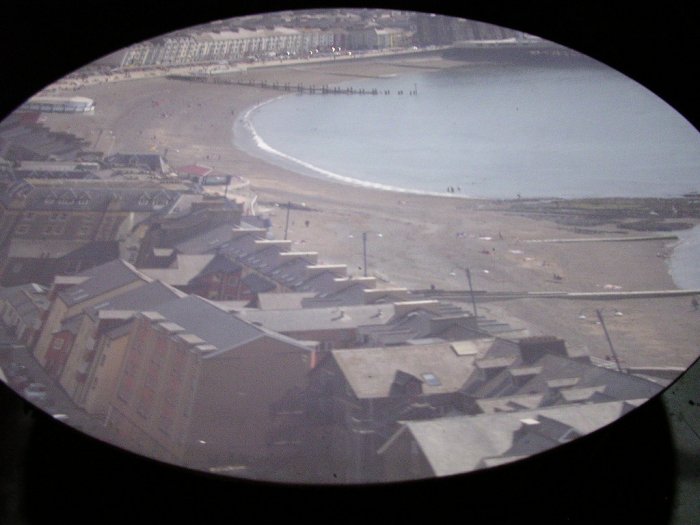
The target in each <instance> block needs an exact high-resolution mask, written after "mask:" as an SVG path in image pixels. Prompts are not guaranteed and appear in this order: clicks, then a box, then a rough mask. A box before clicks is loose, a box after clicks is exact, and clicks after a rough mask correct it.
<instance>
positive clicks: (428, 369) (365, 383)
mask: <svg viewBox="0 0 700 525" xmlns="http://www.w3.org/2000/svg"><path fill="white" fill-rule="evenodd" d="M331 354H332V356H333V359H334V360H335V361H336V363H337V364H338V366H339V367H340V369H341V370H342V372H343V374H344V376H345V379H346V380H347V382H348V383H349V385H350V387H351V388H352V390H353V393H354V394H355V395H356V396H357V397H358V398H360V399H362V398H379V397H388V396H389V392H390V390H391V385H392V383H393V381H394V376H395V375H396V372H397V371H402V372H404V373H407V374H411V375H413V376H415V377H418V378H423V381H424V384H423V393H424V394H443V393H450V392H456V391H458V390H459V389H460V387H461V386H462V384H463V383H464V381H465V380H466V379H467V377H469V375H470V374H471V373H472V371H473V369H474V357H473V356H463V357H462V356H458V355H457V354H455V353H454V351H453V350H452V348H451V346H450V344H449V343H439V344H427V345H407V346H392V347H387V348H359V349H351V350H333V351H332V352H331ZM425 374H431V375H429V376H426V375H425ZM433 378H434V379H433ZM429 379H430V380H429Z"/></svg>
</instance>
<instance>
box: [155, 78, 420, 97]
mask: <svg viewBox="0 0 700 525" xmlns="http://www.w3.org/2000/svg"><path fill="white" fill-rule="evenodd" d="M167 78H169V79H171V80H184V81H186V82H201V83H204V84H223V85H234V86H243V87H254V88H259V89H271V90H275V91H282V92H287V93H306V94H310V95H391V94H392V91H391V90H389V89H377V88H372V89H367V88H354V87H340V86H328V85H323V86H316V85H306V84H291V83H290V82H285V83H279V82H269V81H267V80H252V79H246V80H236V79H232V78H221V77H213V76H209V75H207V76H198V75H168V76H167ZM395 94H397V95H404V94H407V95H417V94H418V90H417V89H415V88H414V89H412V90H408V91H404V90H402V89H399V90H397V91H395Z"/></svg>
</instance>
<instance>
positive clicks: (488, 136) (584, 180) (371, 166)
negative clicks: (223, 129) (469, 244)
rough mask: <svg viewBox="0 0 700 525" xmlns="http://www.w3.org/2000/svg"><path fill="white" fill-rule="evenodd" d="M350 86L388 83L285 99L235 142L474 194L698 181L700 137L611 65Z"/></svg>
mask: <svg viewBox="0 0 700 525" xmlns="http://www.w3.org/2000/svg"><path fill="white" fill-rule="evenodd" d="M352 85H353V87H355V88H356V89H360V88H364V89H365V90H366V91H370V90H372V89H376V90H377V92H378V93H379V94H377V95H367V94H365V95H344V94H326V95H320V94H316V95H310V94H304V95H290V96H285V97H280V98H278V99H276V100H274V101H271V102H269V103H266V104H263V105H261V106H259V107H257V108H255V109H254V110H252V111H250V112H249V113H247V114H246V116H245V117H244V119H243V121H242V122H239V123H238V124H237V126H238V127H239V130H240V129H242V128H241V126H243V127H245V129H246V130H247V132H246V133H244V134H243V135H247V137H241V133H236V134H235V136H236V137H237V145H238V146H239V147H241V146H242V147H243V148H244V149H246V150H249V151H250V150H251V149H256V150H257V151H256V152H255V153H256V154H258V155H262V156H264V157H265V158H266V159H267V160H269V161H271V162H276V163H282V164H284V165H285V167H288V168H291V169H295V170H297V171H301V172H302V173H305V174H307V175H315V176H325V177H332V178H336V179H338V180H344V181H346V182H353V183H356V184H363V185H367V186H373V187H378V188H381V187H385V188H394V189H403V190H408V191H416V192H426V193H441V192H442V193H444V192H445V190H446V189H447V187H454V188H459V190H460V191H459V193H461V194H462V195H464V196H468V197H478V198H515V197H516V196H517V195H520V196H522V197H544V198H547V197H563V198H581V197H617V196H624V197H667V196H679V195H682V194H683V193H687V192H691V191H696V190H698V188H700V177H699V175H700V140H699V139H700V134H698V132H697V131H696V130H695V129H694V128H693V127H692V125H690V123H689V122H688V121H687V120H686V119H685V118H683V117H682V116H681V115H680V114H679V113H677V112H676V111H675V110H674V109H673V108H671V106H669V105H668V104H666V103H665V102H664V101H663V100H661V99H660V98H659V97H657V96H656V95H654V94H653V93H651V92H650V91H649V90H647V89H646V88H644V87H643V86H641V85H640V84H638V83H636V82H634V81H633V80H631V79H629V78H627V77H625V76H624V75H622V74H620V73H618V72H616V71H613V70H611V69H609V68H606V67H604V66H600V67H590V66H586V67H570V68H567V67H532V66H527V67H525V66H522V67H520V66H508V67H505V66H497V65H493V66H476V67H464V68H457V69H451V70H443V71H437V72H429V73H421V74H412V75H405V76H404V75H402V76H397V77H394V78H384V79H368V80H365V81H361V82H354V83H353V84H352ZM413 90H417V94H416V95H412V94H410V93H411V92H412V91H413ZM399 91H403V94H402V95H399V94H398V92H399ZM385 92H389V93H390V94H389V95H386V94H384V93H385ZM246 141H247V144H246V143H245V142H246Z"/></svg>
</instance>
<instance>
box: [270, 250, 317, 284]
mask: <svg viewBox="0 0 700 525" xmlns="http://www.w3.org/2000/svg"><path fill="white" fill-rule="evenodd" d="M310 265H311V261H309V260H308V259H305V258H303V257H294V258H293V259H291V260H289V261H286V262H284V263H282V264H280V265H278V266H276V267H275V268H272V269H271V270H270V271H269V272H268V275H269V276H270V278H271V279H274V280H275V281H277V282H279V283H282V284H283V285H285V286H286V287H288V288H292V287H293V286H294V284H295V283H302V282H304V278H305V277H306V272H307V270H306V267H307V266H310Z"/></svg>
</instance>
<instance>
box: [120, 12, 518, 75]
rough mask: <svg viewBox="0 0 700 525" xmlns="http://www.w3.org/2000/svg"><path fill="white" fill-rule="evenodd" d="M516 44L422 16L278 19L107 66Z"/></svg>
mask: <svg viewBox="0 0 700 525" xmlns="http://www.w3.org/2000/svg"><path fill="white" fill-rule="evenodd" d="M245 20H248V22H247V23H246V21H245ZM521 38H523V34H522V33H520V32H516V31H512V30H509V29H505V28H500V27H496V26H492V25H490V24H485V23H481V22H475V21H470V20H462V19H457V18H452V17H445V16H436V15H430V14H426V13H408V12H398V11H396V12H388V11H385V12H378V11H377V12H370V11H352V10H350V11H346V12H332V13H331V12H329V13H325V14H323V13H320V12H317V13H313V14H312V13H308V12H307V13H302V14H299V15H294V14H293V13H278V14H268V15H262V16H260V17H249V19H244V20H243V21H241V22H239V23H236V22H235V21H234V22H233V23H228V24H227V23H225V22H219V23H216V24H213V25H210V26H201V27H198V28H193V29H191V30H187V31H181V32H178V33H173V34H170V35H166V36H164V37H159V38H156V39H153V40H150V41H146V42H143V43H139V44H136V45H134V46H131V47H129V48H127V49H125V50H123V51H120V52H119V53H117V54H116V55H114V56H113V57H112V62H113V63H115V65H118V66H119V67H122V68H130V67H132V68H133V67H148V66H184V65H192V64H206V63H216V62H222V61H223V62H238V61H241V60H244V59H258V58H266V57H267V58H269V57H304V56H308V55H309V54H310V53H311V54H314V53H319V52H321V53H341V54H342V53H347V52H354V51H360V52H361V51H367V50H386V49H400V48H404V49H405V48H411V47H413V46H429V45H446V44H448V45H449V44H452V43H454V42H456V41H460V40H469V41H483V40H490V41H499V40H507V39H521Z"/></svg>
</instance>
